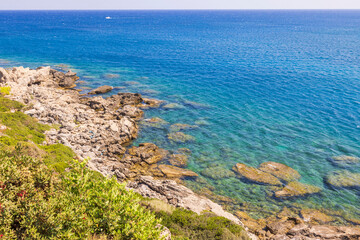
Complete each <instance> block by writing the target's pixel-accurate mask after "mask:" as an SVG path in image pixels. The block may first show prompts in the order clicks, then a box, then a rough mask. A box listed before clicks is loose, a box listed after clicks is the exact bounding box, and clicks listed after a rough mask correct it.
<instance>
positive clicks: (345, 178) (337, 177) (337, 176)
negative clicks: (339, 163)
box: [325, 170, 360, 188]
mask: <svg viewBox="0 0 360 240" xmlns="http://www.w3.org/2000/svg"><path fill="white" fill-rule="evenodd" d="M325 181H326V183H328V184H330V185H331V186H333V187H336V188H360V173H352V172H349V171H347V170H339V171H334V172H332V173H330V174H329V175H328V176H326V178H325Z"/></svg>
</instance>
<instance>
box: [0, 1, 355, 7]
mask: <svg viewBox="0 0 360 240" xmlns="http://www.w3.org/2000/svg"><path fill="white" fill-rule="evenodd" d="M0 9H360V0H0Z"/></svg>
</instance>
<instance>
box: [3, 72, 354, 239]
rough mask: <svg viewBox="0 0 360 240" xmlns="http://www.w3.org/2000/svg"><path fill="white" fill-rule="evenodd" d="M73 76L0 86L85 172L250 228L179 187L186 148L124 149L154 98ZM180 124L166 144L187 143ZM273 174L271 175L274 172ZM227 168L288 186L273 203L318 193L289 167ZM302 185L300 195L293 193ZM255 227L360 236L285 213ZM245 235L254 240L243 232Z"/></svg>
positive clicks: (302, 234)
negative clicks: (84, 87)
mask: <svg viewBox="0 0 360 240" xmlns="http://www.w3.org/2000/svg"><path fill="white" fill-rule="evenodd" d="M78 79H79V77H78V76H77V75H76V73H73V72H71V71H68V72H67V73H64V72H61V71H57V70H54V69H51V68H50V67H39V68H37V69H29V68H24V67H14V68H11V69H3V68H0V87H5V86H6V87H10V88H11V94H10V95H8V96H7V97H8V98H10V99H12V100H16V101H19V102H21V103H24V104H25V105H26V108H25V109H26V110H25V111H24V113H25V114H28V115H30V116H32V117H34V118H36V119H38V120H39V122H41V123H46V124H50V125H52V126H53V128H52V129H51V130H50V131H47V132H46V136H47V141H46V142H44V143H43V144H44V145H46V144H54V143H61V144H64V145H66V146H68V147H70V148H71V149H72V150H73V151H74V152H75V153H76V155H77V157H78V158H79V159H80V160H83V159H89V161H88V167H89V168H91V169H92V170H95V171H98V172H100V173H101V174H103V175H105V176H116V177H117V179H118V180H119V181H121V182H123V181H127V187H128V188H129V189H133V190H134V191H136V192H138V193H140V194H141V195H143V196H145V197H149V198H156V199H160V200H162V201H165V202H166V203H168V204H171V205H173V206H176V207H183V208H186V209H189V210H191V211H194V212H196V213H198V214H199V213H201V212H203V211H211V212H213V213H215V214H216V215H218V216H223V217H226V218H228V219H230V220H231V221H233V222H235V223H237V224H239V225H242V226H244V227H245V228H246V229H247V226H248V225H252V219H251V218H250V217H248V216H246V215H244V214H242V213H238V214H236V216H235V215H233V214H231V213H229V212H226V211H225V210H224V209H223V208H222V207H221V206H220V205H219V204H217V203H215V202H213V201H211V200H209V199H208V198H206V197H204V196H200V195H198V194H196V193H194V192H193V191H192V190H190V189H189V188H187V187H185V186H183V185H181V179H183V178H196V177H197V174H196V173H195V172H192V171H190V170H187V169H183V168H181V167H183V166H184V165H185V164H184V162H186V159H187V153H186V152H187V151H186V149H184V150H183V151H179V152H178V153H170V152H169V151H167V150H165V149H161V148H159V147H158V146H156V145H155V144H153V143H142V144H139V146H138V147H136V146H133V147H131V148H129V147H128V146H129V145H130V144H131V141H133V140H134V139H135V138H136V137H137V134H138V132H139V127H138V122H139V121H140V120H141V119H142V118H143V115H144V112H143V110H144V109H148V108H156V107H159V106H160V105H161V104H162V101H161V100H157V99H147V98H143V97H142V96H141V95H140V94H137V93H122V92H119V93H117V94H115V95H112V96H110V97H107V98H103V97H102V96H98V95H97V94H102V93H107V92H110V91H112V90H113V87H111V86H102V87H100V88H98V89H94V90H92V91H91V92H90V93H89V94H81V93H80V92H79V91H78V90H76V89H74V87H75V86H76V81H77V80H78ZM145 123H146V124H161V119H150V120H146V122H145ZM185 127H193V126H181V125H176V126H173V128H174V129H176V131H175V132H174V133H172V135H171V136H168V137H169V139H170V140H172V141H180V142H181V141H188V140H191V139H189V136H188V135H186V134H184V133H182V132H180V131H178V130H181V129H182V128H185ZM190 137H191V136H190ZM168 162H170V163H171V164H172V165H168V164H167V163H168ZM274 169H276V171H277V174H278V175H276V174H274ZM233 170H234V172H235V173H236V174H237V175H238V176H239V177H241V178H247V179H248V180H251V181H253V182H259V183H264V184H270V185H274V186H275V187H276V186H277V187H278V186H281V184H282V182H284V181H285V182H288V184H287V185H286V186H285V187H284V188H283V189H281V188H279V189H278V191H277V196H276V197H279V198H281V197H288V196H290V195H294V194H295V195H296V194H297V195H303V194H309V193H316V192H317V191H319V189H315V188H311V187H309V186H303V185H301V184H300V183H298V182H297V181H296V180H298V179H299V178H300V175H298V173H297V172H294V171H295V170H293V169H291V168H289V167H287V166H285V165H280V164H277V163H267V164H266V163H264V164H262V165H261V166H260V167H259V169H256V168H252V167H248V166H246V165H244V164H237V165H236V166H234V169H233ZM258 173H261V176H260V175H259V174H258ZM329 181H330V180H329ZM304 188H305V189H306V192H303V191H302V190H297V189H304ZM294 189H296V190H295V193H294ZM240 219H241V220H240ZM243 222H244V224H245V225H244V224H243ZM259 226H261V225H259V224H256V227H255V228H252V227H249V228H250V229H251V232H253V233H256V235H257V236H258V237H260V238H261V239H360V229H358V228H355V227H335V226H329V225H319V224H315V225H314V224H313V223H312V222H310V221H306V220H304V219H300V218H298V217H292V216H289V215H284V216H283V217H281V218H280V217H277V218H276V219H274V221H271V222H270V223H267V224H265V225H263V226H261V227H259ZM256 228H257V229H256ZM249 236H250V237H251V238H252V239H256V238H257V237H256V236H255V235H253V234H251V233H249Z"/></svg>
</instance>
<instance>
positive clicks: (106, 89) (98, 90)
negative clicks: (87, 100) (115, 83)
mask: <svg viewBox="0 0 360 240" xmlns="http://www.w3.org/2000/svg"><path fill="white" fill-rule="evenodd" d="M113 89H114V88H113V87H112V86H107V85H104V86H101V87H98V88H96V89H94V90H92V91H90V92H89V93H88V94H89V95H92V94H103V93H107V92H110V91H111V90H113Z"/></svg>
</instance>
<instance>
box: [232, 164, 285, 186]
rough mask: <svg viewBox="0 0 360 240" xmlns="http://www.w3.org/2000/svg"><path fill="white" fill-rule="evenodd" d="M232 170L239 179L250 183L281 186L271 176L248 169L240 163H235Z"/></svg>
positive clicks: (278, 181) (251, 168) (277, 180)
mask: <svg viewBox="0 0 360 240" xmlns="http://www.w3.org/2000/svg"><path fill="white" fill-rule="evenodd" d="M233 170H234V171H235V172H236V173H237V174H239V176H240V177H241V178H245V179H246V180H249V181H251V182H255V183H260V184H268V185H282V184H281V181H280V180H279V179H278V178H276V177H274V176H273V175H272V174H270V173H267V172H263V171H260V170H259V169H257V168H254V167H249V166H247V165H245V164H242V163H237V164H236V165H235V166H234V167H233Z"/></svg>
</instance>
